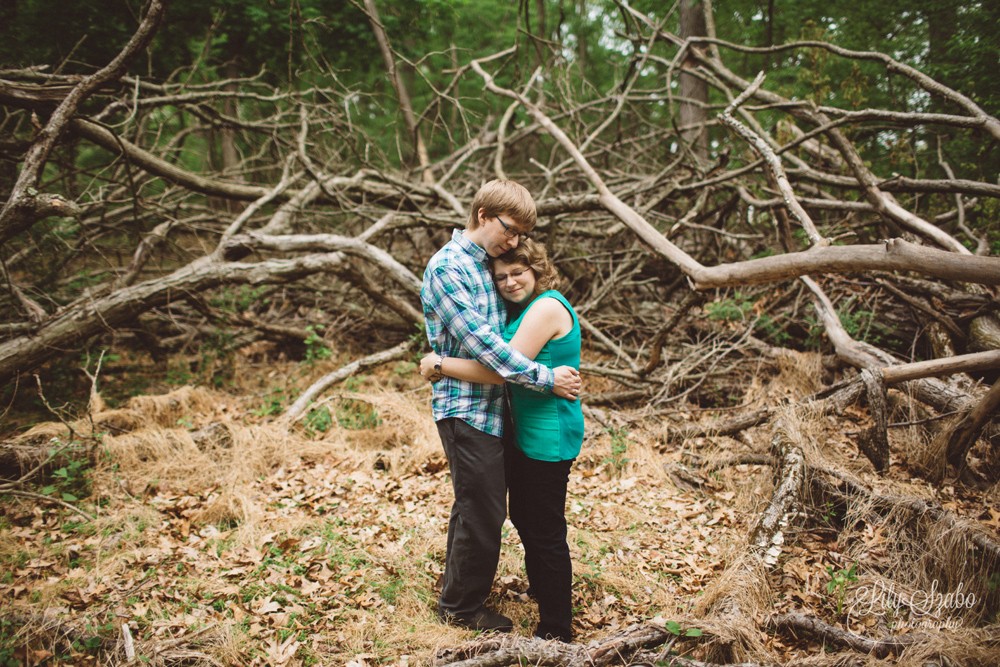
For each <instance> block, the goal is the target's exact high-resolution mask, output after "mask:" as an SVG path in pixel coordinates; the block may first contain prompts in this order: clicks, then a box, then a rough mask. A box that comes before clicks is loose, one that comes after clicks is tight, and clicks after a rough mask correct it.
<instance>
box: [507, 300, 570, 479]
mask: <svg viewBox="0 0 1000 667" xmlns="http://www.w3.org/2000/svg"><path fill="white" fill-rule="evenodd" d="M546 297H551V298H553V299H557V300H558V301H559V302H560V303H561V304H562V305H564V306H565V307H566V310H568V311H569V313H570V315H571V316H572V317H573V329H572V330H571V331H570V332H569V333H568V334H566V335H565V336H561V337H560V338H553V339H552V340H550V341H549V342H547V343H546V344H545V345H544V346H543V347H542V349H541V350H540V351H539V352H538V356H536V357H535V361H537V362H539V363H541V364H544V365H546V366H548V367H549V368H555V367H556V366H572V367H573V368H577V369H579V368H580V322H579V320H578V319H577V317H576V313H575V312H574V311H573V308H572V307H571V306H570V305H569V302H568V301H567V300H566V297H564V296H563V295H562V294H560V293H559V292H557V291H556V290H549V291H547V292H542V293H541V294H539V295H538V299H544V298H546ZM538 299H535V300H534V301H532V303H531V304H530V305H529V306H528V307H527V308H525V309H524V311H523V312H522V313H521V314H520V316H518V318H517V319H516V320H513V321H512V322H510V323H509V324H508V325H507V329H506V330H505V331H504V335H503V337H504V340H506V341H507V342H510V340H511V339H512V338H513V337H514V334H515V333H517V328H518V327H519V326H520V325H521V320H522V319H523V318H524V315H525V313H527V312H528V311H529V310H531V308H532V307H533V306H534V305H535V303H537V301H538ZM507 388H508V390H509V392H510V394H509V396H510V408H511V413H512V417H513V418H514V441H515V442H516V444H517V447H518V449H520V450H521V451H522V452H524V454H525V456H527V457H528V458H531V459H535V460H537V461H568V460H570V459H575V458H576V457H577V455H578V454H579V453H580V448H581V447H582V446H583V409H582V408H581V407H580V401H578V400H577V401H568V400H566V399H565V398H559V397H558V396H556V395H555V394H543V393H540V392H537V391H533V390H531V389H527V388H525V387H522V386H520V385H517V384H514V383H513V382H508V383H507Z"/></svg>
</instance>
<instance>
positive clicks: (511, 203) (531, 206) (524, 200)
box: [465, 179, 538, 232]
mask: <svg viewBox="0 0 1000 667" xmlns="http://www.w3.org/2000/svg"><path fill="white" fill-rule="evenodd" d="M479 209H483V211H484V212H485V213H486V216H487V217H494V216H498V215H507V216H510V217H511V218H513V219H514V221H515V222H516V223H517V224H518V225H520V227H521V231H523V232H530V231H531V230H532V229H534V228H535V222H536V221H537V220H538V212H537V210H536V209H535V200H534V199H532V197H531V193H530V192H528V189H527V188H525V187H524V186H523V185H521V184H520V183H515V182H514V181H501V180H499V179H495V180H492V181H490V182H489V183H487V184H486V185H484V186H483V187H481V188H479V192H477V193H476V196H475V197H474V198H473V200H472V211H471V212H470V213H469V221H468V222H467V223H466V224H465V228H466V229H468V230H469V231H470V232H471V231H473V230H475V229H477V228H478V227H479Z"/></svg>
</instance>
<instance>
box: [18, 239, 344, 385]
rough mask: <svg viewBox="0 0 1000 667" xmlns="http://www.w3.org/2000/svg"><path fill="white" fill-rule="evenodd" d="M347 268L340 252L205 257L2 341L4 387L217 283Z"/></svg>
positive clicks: (276, 280) (271, 281)
mask: <svg viewBox="0 0 1000 667" xmlns="http://www.w3.org/2000/svg"><path fill="white" fill-rule="evenodd" d="M342 267H343V256H342V255H339V254H338V253H319V254H308V255H303V256H299V257H296V258H294V259H270V260H265V261H262V262H256V263H241V262H216V261H213V260H212V259H211V258H210V257H202V258H200V259H197V260H195V261H193V262H191V263H190V264H188V265H186V266H183V267H181V268H180V269H177V270H176V271H174V272H173V273H171V274H169V275H167V276H164V277H162V278H155V279H151V280H147V281H145V282H142V283H138V284H136V285H132V286H129V287H123V288H121V289H117V290H114V291H112V292H110V293H109V294H106V295H103V296H99V297H94V298H92V299H82V300H79V301H77V302H76V303H74V304H71V305H70V306H67V307H66V308H64V309H63V310H61V311H59V312H57V313H55V314H54V315H52V316H50V317H49V318H48V319H47V320H46V321H45V322H43V323H42V324H41V325H40V326H39V327H38V328H37V329H35V330H34V331H32V332H31V333H30V334H22V335H18V336H17V337H15V338H11V339H9V340H6V341H3V342H2V343H0V384H3V383H6V382H8V381H10V380H11V379H13V378H15V377H18V376H19V375H22V374H24V373H25V372H26V371H27V370H29V369H31V368H35V367H37V366H38V365H40V364H42V363H44V362H45V361H47V360H49V359H51V358H53V357H55V356H56V355H58V354H61V353H62V351H63V350H66V349H70V348H72V347H74V346H75V345H77V344H79V343H80V342H81V341H84V340H87V339H89V338H91V337H92V336H95V335H97V334H99V333H101V332H104V331H109V330H113V329H115V328H118V327H122V326H124V325H127V324H128V323H129V322H132V321H133V320H134V319H135V318H136V317H138V316H139V315H140V314H142V313H144V312H147V311H149V310H152V309H153V308H157V307H160V306H163V305H165V304H167V303H171V302H173V301H176V300H179V299H184V298H186V296H187V295H188V294H197V293H199V292H202V291H204V290H207V289H210V288H212V287H217V286H219V285H226V284H229V285H236V284H251V285H261V284H275V283H286V282H290V281H294V280H299V279H301V278H304V277H306V276H310V275H314V274H316V273H322V272H336V271H340V270H341V269H342Z"/></svg>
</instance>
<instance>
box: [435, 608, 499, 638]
mask: <svg viewBox="0 0 1000 667" xmlns="http://www.w3.org/2000/svg"><path fill="white" fill-rule="evenodd" d="M438 616H439V617H440V618H441V620H442V621H444V622H445V623H447V624H449V625H456V626H458V627H460V628H466V629H467V630H482V631H490V630H492V631H494V632H510V631H511V630H513V629H514V622H513V621H511V620H510V619H509V618H507V617H506V616H504V615H503V614H496V613H493V612H492V611H490V610H489V609H487V608H486V607H480V608H479V611H477V612H475V613H472V614H469V615H462V616H459V615H457V614H451V613H449V612H446V611H440V610H439V611H438Z"/></svg>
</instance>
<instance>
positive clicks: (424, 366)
mask: <svg viewBox="0 0 1000 667" xmlns="http://www.w3.org/2000/svg"><path fill="white" fill-rule="evenodd" d="M439 358H440V357H439V356H438V355H437V353H436V352H431V353H430V354H428V355H427V356H426V357H424V358H423V359H421V360H420V374H421V375H422V376H424V379H425V380H427V381H428V382H437V381H438V380H440V379H441V378H442V377H443V376H442V375H441V374H440V373H437V372H435V370H434V364H436V363H437V360H438V359H439Z"/></svg>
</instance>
